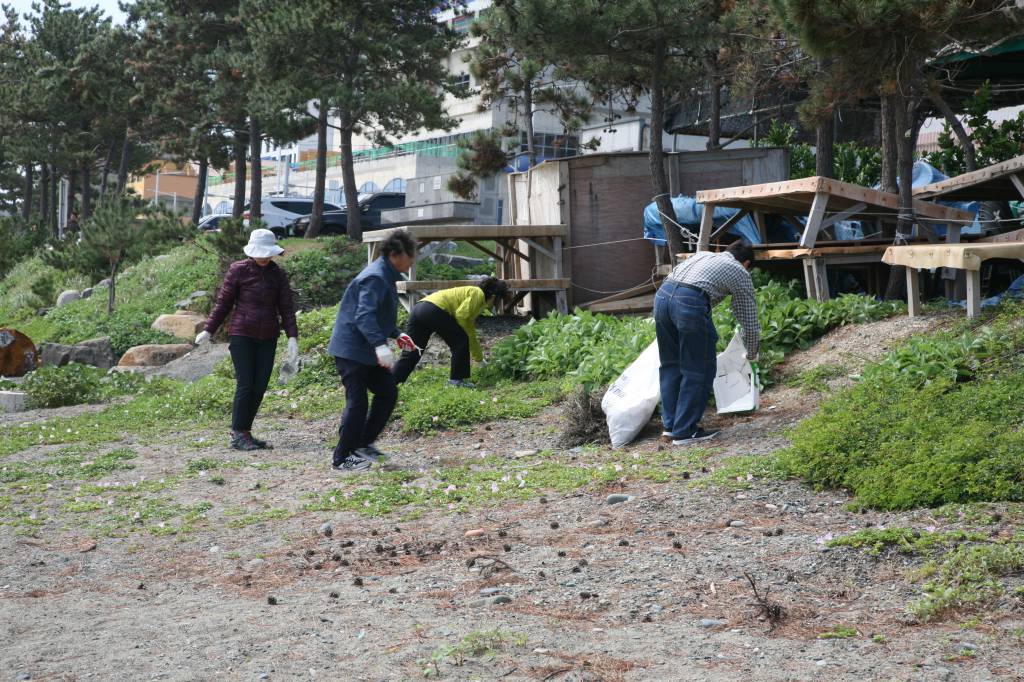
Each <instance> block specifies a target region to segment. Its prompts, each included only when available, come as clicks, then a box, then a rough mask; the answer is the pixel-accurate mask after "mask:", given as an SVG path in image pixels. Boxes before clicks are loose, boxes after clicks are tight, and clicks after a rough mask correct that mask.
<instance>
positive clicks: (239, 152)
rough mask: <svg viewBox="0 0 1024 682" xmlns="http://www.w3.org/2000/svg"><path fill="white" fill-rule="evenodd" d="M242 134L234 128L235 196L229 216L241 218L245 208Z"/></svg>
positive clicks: (243, 144)
mask: <svg viewBox="0 0 1024 682" xmlns="http://www.w3.org/2000/svg"><path fill="white" fill-rule="evenodd" d="M247 146H248V145H247V144H246V140H245V137H244V135H242V133H241V132H240V131H239V130H235V196H234V198H233V203H232V204H231V217H232V218H241V217H242V211H243V209H244V208H245V150H246V147H247Z"/></svg>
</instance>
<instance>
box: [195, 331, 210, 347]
mask: <svg viewBox="0 0 1024 682" xmlns="http://www.w3.org/2000/svg"><path fill="white" fill-rule="evenodd" d="M209 342H210V332H208V331H201V332H199V334H197V335H196V345H197V346H201V345H203V344H204V343H209Z"/></svg>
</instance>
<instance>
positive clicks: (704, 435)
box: [672, 427, 720, 445]
mask: <svg viewBox="0 0 1024 682" xmlns="http://www.w3.org/2000/svg"><path fill="white" fill-rule="evenodd" d="M719 433H720V431H718V430H711V431H707V430H705V429H702V428H700V427H698V428H697V430H696V431H694V433H693V435H692V436H690V437H689V438H677V439H676V440H674V441H672V445H689V444H690V443H699V442H700V441H703V440H711V439H712V438H714V437H715V436H717V435H718V434H719Z"/></svg>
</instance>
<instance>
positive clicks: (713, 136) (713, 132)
mask: <svg viewBox="0 0 1024 682" xmlns="http://www.w3.org/2000/svg"><path fill="white" fill-rule="evenodd" d="M705 66H706V68H707V69H708V73H710V74H711V87H710V90H709V94H710V96H711V114H710V116H709V118H708V143H707V149H708V151H714V150H716V149H721V147H722V82H721V80H720V79H719V77H718V67H717V66H716V65H715V62H714V59H713V58H709V59H708V60H707V61H706V64H705Z"/></svg>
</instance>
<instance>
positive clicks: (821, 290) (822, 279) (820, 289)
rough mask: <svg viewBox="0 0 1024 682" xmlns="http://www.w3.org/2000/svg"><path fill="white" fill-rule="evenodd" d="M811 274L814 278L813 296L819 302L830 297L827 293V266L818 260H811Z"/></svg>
mask: <svg viewBox="0 0 1024 682" xmlns="http://www.w3.org/2000/svg"><path fill="white" fill-rule="evenodd" d="M810 263H811V273H812V275H813V276H814V294H815V297H816V298H817V299H818V300H819V301H827V300H828V299H830V298H831V297H832V295H831V294H830V293H829V291H828V266H826V265H825V262H824V261H823V260H822V259H820V258H811V259H810Z"/></svg>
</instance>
